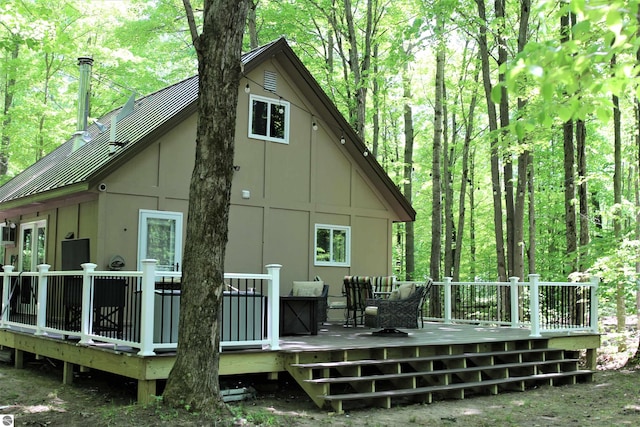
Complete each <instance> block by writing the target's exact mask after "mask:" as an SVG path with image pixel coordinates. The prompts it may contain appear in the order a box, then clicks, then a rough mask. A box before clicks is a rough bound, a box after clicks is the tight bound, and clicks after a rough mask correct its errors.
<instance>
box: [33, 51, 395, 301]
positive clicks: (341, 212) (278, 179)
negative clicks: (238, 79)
mask: <svg viewBox="0 0 640 427" xmlns="http://www.w3.org/2000/svg"><path fill="white" fill-rule="evenodd" d="M265 68H266V69H269V70H270V71H274V72H276V73H277V82H278V83H277V84H278V87H277V91H276V92H277V94H274V93H272V92H268V91H265V90H262V89H261V88H260V87H259V86H258V85H256V84H255V82H258V83H259V84H261V83H262V81H263V72H264V69H265ZM248 77H249V79H250V81H251V93H252V94H256V95H260V96H263V97H269V98H272V99H275V100H277V99H278V97H282V99H284V100H286V101H288V102H290V114H291V115H290V127H289V130H290V139H289V144H280V143H275V142H266V141H262V140H258V139H250V138H248V127H249V126H248V120H249V117H248V112H249V102H248V101H249V95H247V94H246V93H245V92H244V85H245V83H246V82H245V81H243V82H242V83H241V87H240V89H239V100H238V116H237V130H236V146H235V159H234V164H235V165H236V167H237V170H236V171H235V172H234V179H233V185H232V189H231V190H232V195H231V211H230V219H229V244H228V246H227V252H226V266H225V270H226V271H228V272H251V273H255V272H263V271H264V266H265V264H269V263H278V264H282V265H283V269H282V273H281V274H282V276H281V277H282V289H281V291H282V292H283V293H286V292H288V291H289V290H290V289H291V282H292V281H293V280H307V279H312V278H313V277H314V276H316V275H319V276H321V277H322V278H323V279H324V280H325V281H326V282H327V283H329V284H330V285H331V291H330V293H331V294H332V295H338V294H340V290H341V286H342V285H341V284H342V278H343V277H344V276H345V275H348V274H368V275H374V274H390V273H391V271H390V270H391V228H392V221H393V220H394V219H396V214H395V213H394V212H393V211H392V209H391V207H390V205H389V204H388V203H387V202H386V201H385V199H384V198H383V197H382V196H381V194H380V193H379V191H378V190H377V189H376V188H375V185H374V184H373V183H372V182H371V181H370V180H369V179H368V178H365V176H364V173H363V172H362V171H361V170H360V167H359V166H358V164H357V162H355V160H354V159H353V158H351V157H350V155H349V154H348V152H347V150H346V149H345V146H343V145H341V144H340V130H339V129H333V128H331V127H330V125H328V124H327V122H326V121H324V120H323V118H322V117H320V116H319V114H318V112H317V111H315V109H314V105H315V104H316V102H315V100H310V99H306V98H305V97H304V96H303V95H302V92H300V91H299V90H298V88H297V87H296V86H295V84H294V83H293V80H292V79H291V78H290V76H288V75H287V74H286V73H285V72H284V71H283V69H281V68H280V67H279V66H278V64H277V59H274V60H272V61H266V62H265V63H264V65H263V66H262V67H259V68H257V69H254V70H252V71H251V72H250V74H249V76H248ZM313 121H316V123H317V125H318V129H317V130H313V129H312V126H311V124H312V122H313ZM196 126H197V115H196V114H193V115H192V116H190V117H189V118H187V119H186V120H185V121H184V122H182V123H180V124H179V125H178V126H176V127H175V128H173V129H172V130H170V131H169V132H167V133H166V134H165V135H163V136H161V137H160V138H159V139H158V140H157V141H155V142H153V143H151V144H150V145H149V146H148V147H146V148H144V149H143V150H141V151H140V153H138V154H137V155H136V156H134V157H133V158H131V159H130V160H129V161H128V162H127V163H125V164H123V165H121V166H120V167H119V168H118V169H117V170H115V171H114V172H113V173H111V174H110V175H109V176H106V177H105V178H104V179H103V180H101V182H102V183H104V184H105V186H106V191H102V192H98V191H97V190H95V193H94V194H96V195H97V197H98V200H97V201H93V202H90V203H84V204H81V205H79V206H78V205H75V206H66V207H64V208H59V210H58V211H55V210H53V211H52V212H49V216H50V217H52V216H54V217H55V218H56V221H55V226H54V227H53V228H52V229H50V233H49V238H51V239H53V241H54V242H56V243H55V244H54V248H55V249H54V251H57V252H59V247H60V243H59V242H60V240H61V239H62V238H64V235H65V233H66V232H68V231H74V232H75V235H76V237H90V238H91V239H92V245H91V251H92V260H95V261H94V262H96V263H97V264H98V268H99V269H103V268H106V267H107V264H108V262H109V260H110V259H111V257H112V256H114V255H120V256H122V257H123V258H124V259H125V263H126V267H125V269H127V270H133V269H136V268H137V247H138V215H139V210H140V209H152V210H163V211H173V212H183V214H184V221H185V229H184V231H185V238H186V221H187V208H188V195H189V182H190V179H191V173H192V170H193V162H194V150H195V139H196ZM95 184H97V183H95ZM243 193H244V196H243ZM42 214H44V213H42V212H41V215H42ZM319 223H322V224H334V225H347V226H351V227H352V247H351V260H352V263H351V267H318V266H315V265H314V256H315V248H314V247H313V245H314V226H315V224H319ZM55 260H56V261H55V262H56V266H59V265H60V261H59V259H58V258H55Z"/></svg>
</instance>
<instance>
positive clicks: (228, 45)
mask: <svg viewBox="0 0 640 427" xmlns="http://www.w3.org/2000/svg"><path fill="white" fill-rule="evenodd" d="M183 1H184V3H185V7H186V9H187V11H188V14H190V15H191V18H193V13H192V12H191V9H190V4H189V1H188V0H183ZM247 9H248V1H247V0H240V1H237V0H211V1H205V4H204V23H203V29H202V34H201V35H200V36H197V30H196V29H195V24H193V22H194V20H193V19H190V24H191V25H190V27H191V33H192V36H193V38H194V45H195V48H196V51H197V53H198V77H199V97H198V127H197V136H196V155H195V167H194V169H193V174H192V176H191V184H190V189H189V212H188V214H189V216H188V221H187V234H186V239H185V240H186V245H185V251H184V260H183V287H182V297H181V304H180V322H179V324H180V326H179V331H178V333H179V336H180V340H179V343H178V350H177V357H176V361H175V364H174V366H173V369H172V370H171V373H170V374H169V379H168V380H167V385H166V388H165V391H164V401H165V402H166V403H167V404H168V405H171V406H173V407H182V408H184V407H185V406H188V407H190V408H191V409H192V410H193V411H198V412H203V413H210V414H215V413H219V411H220V410H221V408H224V407H225V406H224V403H223V401H222V400H221V398H220V391H219V382H218V365H219V358H220V355H219V342H220V334H219V330H218V314H219V311H220V306H221V298H222V291H223V287H224V281H223V279H224V257H225V248H226V245H227V233H228V218H229V201H230V196H231V181H232V178H233V155H234V138H235V128H236V126H235V125H236V108H237V103H238V86H239V83H240V77H241V74H242V67H241V53H242V36H243V32H244V26H245V20H246V16H247Z"/></svg>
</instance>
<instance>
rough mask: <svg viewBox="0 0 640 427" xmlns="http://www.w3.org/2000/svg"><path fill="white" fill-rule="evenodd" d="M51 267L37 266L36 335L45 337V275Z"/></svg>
mask: <svg viewBox="0 0 640 427" xmlns="http://www.w3.org/2000/svg"><path fill="white" fill-rule="evenodd" d="M50 268H51V266H50V265H49V264H39V265H38V301H37V303H36V304H37V305H36V307H37V311H36V332H35V334H36V335H46V332H44V328H45V326H47V279H48V278H47V273H48V272H49V269H50Z"/></svg>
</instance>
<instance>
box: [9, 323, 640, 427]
mask: <svg viewBox="0 0 640 427" xmlns="http://www.w3.org/2000/svg"><path fill="white" fill-rule="evenodd" d="M605 328H606V329H610V326H607V325H605ZM637 343H638V335H637V334H636V333H635V328H634V327H633V326H630V327H629V330H628V331H626V332H625V333H622V334H615V333H606V334H605V335H604V336H603V341H602V346H601V348H600V351H599V357H598V363H599V367H598V372H597V373H596V375H595V381H594V382H593V383H586V384H577V385H571V386H562V387H540V388H535V389H532V390H528V391H526V392H510V393H502V394H499V395H497V396H477V397H472V398H467V399H464V400H446V401H436V402H434V403H431V404H427V405H417V404H413V405H409V406H401V407H395V408H392V409H375V408H374V409H372V408H363V409H354V410H351V411H347V412H346V413H345V414H341V415H337V414H333V413H331V412H327V411H326V410H321V409H318V408H317V407H316V406H315V405H314V404H313V402H312V401H311V400H310V399H309V398H308V397H307V396H306V395H305V394H304V392H302V391H301V390H300V389H299V387H298V386H297V385H296V384H295V382H294V381H292V380H290V379H289V378H286V377H282V378H281V379H280V380H279V381H277V382H268V381H266V380H265V379H264V377H243V378H234V379H233V381H234V384H224V383H223V384H222V385H229V386H233V387H238V386H244V387H253V388H255V390H256V393H255V397H254V398H251V399H247V400H243V401H239V402H233V403H230V404H229V407H230V410H231V413H232V414H233V415H232V416H229V417H227V418H225V419H223V420H211V419H203V418H202V417H199V416H198V415H197V414H192V413H187V412H186V411H178V410H172V409H168V408H165V407H164V406H162V405H161V403H160V402H157V403H155V404H152V405H149V406H146V407H140V406H138V405H136V404H135V403H134V402H135V399H136V384H135V382H132V381H130V380H128V379H124V378H121V377H115V376H110V375H107V374H102V373H97V372H92V373H84V374H78V375H77V377H76V378H75V382H74V384H73V385H71V386H65V385H63V384H62V383H61V376H62V372H61V366H60V365H61V364H60V363H59V362H57V361H54V360H47V359H45V360H32V361H30V362H29V363H28V366H27V368H26V369H21V370H18V369H14V368H13V367H12V365H10V364H8V363H2V362H0V426H11V424H10V423H9V420H8V418H5V417H6V416H8V415H11V416H13V417H14V425H15V426H93V427H101V426H158V425H159V426H201V425H202V426H213V425H218V426H226V425H265V426H312V425H313V426H317V425H335V426H392V425H416V426H474V427H475V426H492V427H495V426H518V425H527V426H613V425H615V426H620V425H632V426H633V425H640V393H639V392H638V386H639V385H640V369H632V368H623V366H624V364H625V362H626V360H627V358H628V357H629V355H630V354H633V352H635V349H636V347H637ZM621 345H622V346H624V345H626V347H627V348H626V350H625V351H618V350H619V346H621Z"/></svg>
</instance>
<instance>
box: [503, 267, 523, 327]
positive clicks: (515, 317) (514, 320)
mask: <svg viewBox="0 0 640 427" xmlns="http://www.w3.org/2000/svg"><path fill="white" fill-rule="evenodd" d="M518 280H519V278H518V277H509V282H510V283H511V285H510V290H509V293H510V294H511V327H512V328H517V327H518V326H520V306H519V305H518ZM498 320H499V319H498Z"/></svg>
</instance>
